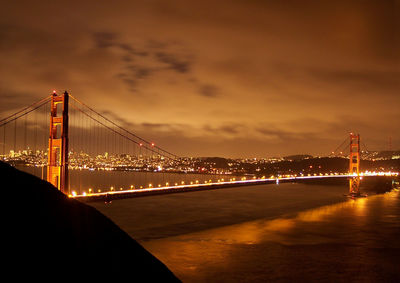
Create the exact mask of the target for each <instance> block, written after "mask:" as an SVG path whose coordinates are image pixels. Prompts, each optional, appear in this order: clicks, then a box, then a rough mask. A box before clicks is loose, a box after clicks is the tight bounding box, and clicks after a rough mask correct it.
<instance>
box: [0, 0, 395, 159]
mask: <svg viewBox="0 0 400 283" xmlns="http://www.w3.org/2000/svg"><path fill="white" fill-rule="evenodd" d="M399 19H400V2H399V1H397V0H393V1H391V0H375V1H368V0H359V1H356V0H345V1H344V0H343V1H340V0H339V1H256V0H247V1H245V0H235V1H234V0H231V1H209V0H203V1H188V0H186V1H178V0H169V1H152V0H145V1H143V0H142V1H117V0H114V1H71V0H70V1H47V0H42V1H18V0H15V1H6V3H3V4H2V9H1V11H0V116H4V115H5V113H8V112H12V111H13V110H18V109H19V108H21V107H23V106H24V105H27V104H30V103H32V102H35V101H37V100H38V99H40V98H42V97H45V96H47V95H49V94H50V93H51V91H52V90H53V89H57V90H59V91H63V90H68V91H69V92H70V93H71V94H73V95H74V96H75V97H77V98H79V99H80V100H82V101H84V102H86V103H87V104H89V105H91V106H92V107H93V108H95V109H97V110H99V111H100V112H103V113H107V115H108V117H110V118H112V119H114V120H117V121H120V122H121V123H122V124H124V125H126V126H129V128H130V130H132V131H133V132H135V133H137V134H139V135H141V136H143V137H144V138H146V139H149V140H154V141H155V142H156V143H157V144H158V145H159V146H161V147H164V148H166V149H168V150H169V151H171V152H174V153H176V154H178V155H184V156H231V157H242V156H243V157H268V156H282V155H289V154H298V153H310V154H327V153H329V152H330V151H331V150H332V149H334V148H336V146H338V145H339V144H340V143H341V142H342V141H343V140H344V139H345V138H346V137H347V135H348V133H349V132H351V131H353V132H358V133H360V134H361V138H362V139H363V141H364V143H365V144H366V145H367V147H368V148H369V149H372V150H373V149H381V150H382V149H388V146H389V145H388V144H389V139H390V138H391V140H392V147H393V148H394V149H399V148H400V111H399V109H400V29H399Z"/></svg>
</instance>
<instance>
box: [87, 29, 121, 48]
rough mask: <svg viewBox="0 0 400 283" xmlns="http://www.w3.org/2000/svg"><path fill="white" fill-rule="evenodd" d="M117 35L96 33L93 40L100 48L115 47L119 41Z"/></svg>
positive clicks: (113, 33)
mask: <svg viewBox="0 0 400 283" xmlns="http://www.w3.org/2000/svg"><path fill="white" fill-rule="evenodd" d="M117 37H118V36H117V33H115V32H96V33H94V34H93V38H94V41H95V44H96V47H98V48H108V47H112V46H114V45H115V44H117V43H116V39H117Z"/></svg>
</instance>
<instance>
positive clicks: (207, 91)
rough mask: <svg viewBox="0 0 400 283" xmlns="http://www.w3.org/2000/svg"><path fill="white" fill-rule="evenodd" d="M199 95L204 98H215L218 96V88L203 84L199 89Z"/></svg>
mask: <svg viewBox="0 0 400 283" xmlns="http://www.w3.org/2000/svg"><path fill="white" fill-rule="evenodd" d="M199 93H200V94H201V95H202V96H204V97H209V98H214V97H217V96H218V88H217V87H216V86H215V85H212V84H203V85H201V86H200V88H199Z"/></svg>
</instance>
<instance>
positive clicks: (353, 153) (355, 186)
mask: <svg viewBox="0 0 400 283" xmlns="http://www.w3.org/2000/svg"><path fill="white" fill-rule="evenodd" d="M349 159H350V170H349V173H350V175H351V177H350V191H349V193H350V194H357V195H358V194H360V135H359V134H353V133H350V158H349Z"/></svg>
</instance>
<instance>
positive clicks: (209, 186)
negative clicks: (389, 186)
mask: <svg viewBox="0 0 400 283" xmlns="http://www.w3.org/2000/svg"><path fill="white" fill-rule="evenodd" d="M354 176H357V175H356V174H355V173H354V174H333V173H332V174H319V175H311V176H286V177H273V178H272V177H271V178H251V179H248V178H246V177H243V178H242V179H241V180H235V179H231V180H229V181H222V180H220V181H219V182H207V181H206V182H205V183H199V182H191V183H190V184H183V185H175V186H164V187H155V188H153V187H148V188H143V189H130V190H121V191H107V192H102V193H83V194H79V195H78V194H76V193H75V192H72V194H70V195H69V197H70V198H74V199H77V200H80V201H83V202H95V201H104V202H111V201H112V200H117V199H125V198H134V197H144V196H151V195H160V194H171V193H183V192H195V191H202V190H215V189H222V188H231V187H240V186H252V185H266V184H279V183H289V182H302V181H307V180H309V181H311V180H324V179H331V180H332V179H345V180H349V179H352V178H354ZM359 176H360V179H363V178H370V177H379V176H380V177H398V176H399V172H368V171H367V172H364V173H360V174H359Z"/></svg>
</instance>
